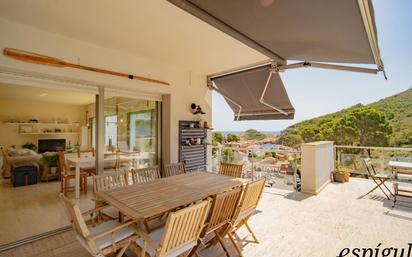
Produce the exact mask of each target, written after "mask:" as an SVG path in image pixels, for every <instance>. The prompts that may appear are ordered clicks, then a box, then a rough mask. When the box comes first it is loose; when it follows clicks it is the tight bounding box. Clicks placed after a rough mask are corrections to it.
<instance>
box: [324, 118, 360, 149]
mask: <svg viewBox="0 0 412 257" xmlns="http://www.w3.org/2000/svg"><path fill="white" fill-rule="evenodd" d="M332 131H333V135H332V137H331V138H330V139H331V140H333V141H335V143H336V144H338V145H355V144H358V138H359V130H358V128H357V127H356V118H355V117H354V116H352V115H349V116H345V117H343V118H340V119H339V120H338V121H337V122H336V123H335V124H334V125H333V127H332Z"/></svg>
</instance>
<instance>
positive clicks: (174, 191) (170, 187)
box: [96, 172, 244, 222]
mask: <svg viewBox="0 0 412 257" xmlns="http://www.w3.org/2000/svg"><path fill="white" fill-rule="evenodd" d="M242 184H244V181H242V180H239V179H233V178H229V177H225V176H221V175H218V174H215V173H211V172H190V173H186V174H181V175H177V176H172V177H167V178H161V179H157V180H154V181H150V182H147V183H142V184H135V185H129V186H126V187H121V188H115V189H111V190H108V191H102V192H97V193H96V196H97V197H98V198H99V199H102V200H104V201H105V202H106V203H107V204H109V205H111V206H113V207H115V208H117V209H118V210H119V211H120V212H121V213H123V214H125V215H127V216H128V217H130V218H132V219H135V220H136V221H138V222H140V221H143V220H145V219H148V218H150V217H154V216H157V215H161V214H164V213H167V212H169V211H172V210H174V209H176V208H178V207H181V206H185V205H188V204H190V203H193V202H195V201H198V200H202V199H206V198H207V197H209V196H213V195H215V194H217V193H220V192H224V191H227V190H230V189H232V188H234V187H237V186H241V185H242Z"/></svg>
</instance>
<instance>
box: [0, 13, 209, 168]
mask: <svg viewBox="0 0 412 257" xmlns="http://www.w3.org/2000/svg"><path fill="white" fill-rule="evenodd" d="M91 33H92V31H91ZM0 35H1V37H0V48H2V49H3V48H6V47H10V48H17V49H22V50H25V51H31V52H35V53H40V54H43V55H48V56H53V57H58V58H60V59H63V60H65V61H68V62H73V63H79V64H82V65H88V66H92V67H99V68H104V69H108V70H113V71H119V72H126V73H131V74H135V75H142V76H149V77H152V78H156V79H160V80H164V81H167V82H169V83H170V86H163V85H157V84H150V83H146V82H140V81H136V80H133V81H131V80H128V79H124V78H118V77H114V76H109V75H103V74H97V73H93V72H88V71H80V70H76V69H70V68H55V67H47V66H42V65H36V64H29V63H24V62H20V61H16V60H13V59H10V58H7V57H5V56H3V55H2V56H0V82H8V83H16V84H24V85H37V86H39V85H42V82H41V81H40V82H38V81H37V82H35V81H34V80H33V79H31V78H27V77H23V76H19V75H16V73H17V70H23V71H24V72H27V73H41V74H44V76H45V77H47V76H59V77H60V78H62V80H64V79H65V78H73V79H76V80H82V81H87V83H84V84H88V83H89V82H91V83H89V84H93V83H95V84H99V85H104V86H106V87H109V88H112V89H127V90H131V91H133V92H135V94H149V95H153V96H157V97H163V98H165V97H169V100H170V101H168V104H167V105H166V106H165V107H166V108H168V110H165V112H164V114H169V117H164V119H163V122H164V123H166V124H163V127H164V128H168V127H170V131H166V132H165V133H163V141H164V144H163V158H164V159H165V160H167V161H171V162H174V161H177V159H178V121H179V120H180V119H192V118H193V115H192V114H191V113H190V104H191V103H192V102H195V103H197V104H200V105H201V106H202V108H203V109H204V110H205V112H206V113H207V114H206V116H205V119H206V120H207V121H209V122H210V121H211V92H210V91H209V89H208V88H207V86H206V74H199V73H195V72H192V71H190V70H184V69H180V68H178V67H173V66H171V65H165V64H163V63H159V62H156V61H154V60H150V59H147V58H143V57H140V56H135V55H131V54H128V53H126V52H121V51H118V50H114V49H108V48H103V47H100V46H97V45H93V44H90V43H87V42H82V41H78V40H75V39H71V38H67V37H64V36H60V35H57V34H52V33H48V32H45V31H41V30H38V29H35V28H33V27H29V26H25V25H21V24H17V23H12V22H9V21H7V20H4V19H0ZM125 40H127V39H125ZM182 58H190V56H182ZM171 62H173V60H171ZM46 83H49V81H48V80H47V79H44V84H46ZM50 83H51V84H53V82H50ZM67 84H70V83H67Z"/></svg>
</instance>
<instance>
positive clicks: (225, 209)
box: [189, 187, 242, 256]
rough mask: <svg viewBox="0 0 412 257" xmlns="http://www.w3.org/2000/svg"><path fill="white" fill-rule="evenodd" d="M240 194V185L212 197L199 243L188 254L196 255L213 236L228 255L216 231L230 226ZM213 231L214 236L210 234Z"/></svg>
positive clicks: (221, 238) (227, 254)
mask: <svg viewBox="0 0 412 257" xmlns="http://www.w3.org/2000/svg"><path fill="white" fill-rule="evenodd" d="M241 195H242V187H237V188H234V189H232V190H229V191H226V192H223V193H220V194H217V195H215V196H214V197H213V202H212V206H211V207H210V211H209V217H208V218H207V222H206V226H205V227H204V229H203V230H202V232H201V233H200V240H199V243H198V244H197V245H196V246H195V247H194V248H193V249H192V251H191V252H190V254H189V256H192V255H197V252H198V251H200V250H201V247H202V246H203V245H205V246H206V245H207V244H208V242H212V241H213V240H214V239H215V238H216V239H217V242H219V243H220V245H221V246H222V248H223V250H224V251H225V253H226V256H229V252H228V250H227V248H226V246H225V244H224V242H223V237H222V236H223V235H221V234H220V233H219V232H218V231H219V230H222V231H225V230H227V229H228V227H229V226H230V224H229V222H230V221H231V220H232V219H233V216H234V215H235V212H236V210H237V207H238V204H239V201H240V197H241ZM213 233H214V236H210V235H213ZM206 240H207V241H206Z"/></svg>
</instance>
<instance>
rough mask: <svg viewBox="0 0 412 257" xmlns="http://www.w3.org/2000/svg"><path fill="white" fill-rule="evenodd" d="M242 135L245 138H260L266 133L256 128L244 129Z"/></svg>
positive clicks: (264, 136) (263, 137)
mask: <svg viewBox="0 0 412 257" xmlns="http://www.w3.org/2000/svg"><path fill="white" fill-rule="evenodd" d="M244 137H245V139H246V140H262V139H265V138H266V135H265V134H263V133H262V132H260V131H257V130H256V129H248V130H246V131H245V134H244Z"/></svg>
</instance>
